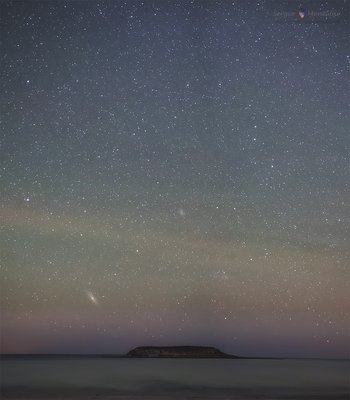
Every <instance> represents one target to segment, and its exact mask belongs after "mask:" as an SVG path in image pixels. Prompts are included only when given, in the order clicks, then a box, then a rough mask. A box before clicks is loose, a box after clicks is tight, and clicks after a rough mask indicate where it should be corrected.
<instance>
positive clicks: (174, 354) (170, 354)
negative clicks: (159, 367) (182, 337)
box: [127, 346, 238, 358]
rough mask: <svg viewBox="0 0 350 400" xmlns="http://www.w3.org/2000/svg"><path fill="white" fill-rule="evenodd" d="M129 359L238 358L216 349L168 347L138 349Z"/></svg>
mask: <svg viewBox="0 0 350 400" xmlns="http://www.w3.org/2000/svg"><path fill="white" fill-rule="evenodd" d="M127 357H137V358H238V357H236V356H233V355H230V354H225V353H223V352H222V351H220V350H218V349H216V348H215V347H204V346H167V347H156V346H154V347H152V346H149V347H147V346H144V347H136V348H135V349H133V350H131V351H129V352H128V354H127Z"/></svg>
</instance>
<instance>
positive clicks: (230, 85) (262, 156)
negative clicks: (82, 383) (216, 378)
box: [0, 0, 350, 357]
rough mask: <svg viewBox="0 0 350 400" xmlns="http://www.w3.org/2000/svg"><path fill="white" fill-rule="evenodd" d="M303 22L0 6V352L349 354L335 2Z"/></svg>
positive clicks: (343, 126) (65, 4)
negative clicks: (196, 349) (198, 349)
mask: <svg viewBox="0 0 350 400" xmlns="http://www.w3.org/2000/svg"><path fill="white" fill-rule="evenodd" d="M299 6H300V4H299V3H296V2H290V1H288V2H283V1H276V2H275V1H270V2H265V1H261V2H257V1H236V2H232V1H216V0H211V1H205V0H203V1H200V0H193V1H178V0H176V1H166V0H162V1H160V0H159V1H157V0H155V1H151V0H145V1H143V2H142V1H118V0H116V1H100V2H98V1H46V0H45V1H2V2H1V40H2V44H1V89H0V90H1V93H2V94H1V110H2V112H1V116H2V126H1V129H2V130H1V180H0V188H1V208H0V223H1V231H0V232H1V233H0V238H1V241H0V255H1V257H0V258H1V272H0V273H1V284H0V285H1V286H0V290H1V333H2V334H1V351H2V352H3V353H117V354H120V353H124V352H126V351H128V350H129V349H130V348H132V347H135V346H140V345H185V344H188V345H209V346H216V347H218V348H220V349H221V350H223V351H226V352H230V353H233V354H239V355H251V356H252V355H257V356H268V355H270V356H297V357H300V356H306V357H309V356H310V357H314V356H316V357H346V356H347V355H348V354H349V336H348V327H349V318H348V308H349V306H350V304H349V300H348V293H349V292H348V291H349V266H350V255H349V248H350V232H349V230H350V229H349V226H350V185H349V183H350V171H349V165H350V159H349V154H350V146H349V145H350V139H349V118H348V117H349V114H348V100H349V98H348V94H349V85H348V78H349V75H348V70H347V67H348V62H349V46H348V42H347V35H348V23H349V14H348V3H345V2H344V1H336V0H335V1H331V2H326V1H323V2H322V1H321V2H319V1H317V2H312V1H310V2H304V3H303V8H302V9H298V7H299ZM298 10H300V15H301V14H302V13H305V17H304V18H301V17H300V16H298V15H297V12H298ZM312 13H313V14H312ZM317 13H318V14H317Z"/></svg>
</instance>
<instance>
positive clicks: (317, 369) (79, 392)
mask: <svg viewBox="0 0 350 400" xmlns="http://www.w3.org/2000/svg"><path fill="white" fill-rule="evenodd" d="M349 367H350V363H349V361H346V360H300V359H299V360H291V359H289V360H277V359H275V360H272V359H269V360H268V359H152V358H151V359H131V358H118V357H117V358H112V357H73V356H71V357H67V356H66V357H49V356H47V357H42V356H22V357H21V356H16V357H2V358H1V360H0V372H1V391H0V394H1V395H0V398H1V399H10V398H12V399H42V400H43V399H66V398H70V399H87V400H88V399H99V400H103V399H118V400H119V399H127V400H132V399H138V400H141V399H147V400H149V399H152V400H153V399H157V400H160V399H163V400H175V399H176V400H181V399H197V400H198V399H212V400H216V399H220V400H230V399H232V400H238V399H241V400H245V399H280V400H282V399H289V400H292V399H295V400H297V399H298V400H300V399H315V400H316V399H317V400H322V399H331V400H337V399H342V400H343V399H349V398H350V396H349V387H350V384H349V371H350V369H349Z"/></svg>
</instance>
